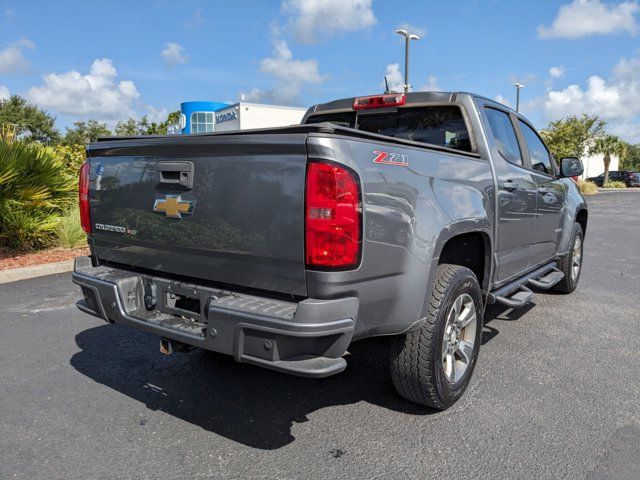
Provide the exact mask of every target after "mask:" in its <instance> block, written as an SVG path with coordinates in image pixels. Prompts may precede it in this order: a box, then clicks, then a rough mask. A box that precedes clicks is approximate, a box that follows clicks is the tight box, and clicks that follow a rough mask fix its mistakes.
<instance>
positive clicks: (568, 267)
mask: <svg viewBox="0 0 640 480" xmlns="http://www.w3.org/2000/svg"><path fill="white" fill-rule="evenodd" d="M577 237H579V238H580V258H579V262H580V268H579V270H578V275H577V276H575V278H574V277H573V276H572V275H571V271H572V267H573V264H574V255H575V251H574V245H575V242H576V238H577ZM569 245H570V246H571V247H570V250H569V253H567V254H566V255H565V256H563V257H560V259H559V260H558V269H559V270H560V271H561V272H562V273H564V278H563V279H562V280H560V281H559V282H558V283H556V284H555V285H554V286H553V291H555V292H559V293H571V292H573V291H574V290H575V289H576V287H577V286H578V281H579V280H580V275H581V274H582V258H583V257H582V251H583V248H584V234H583V232H582V227H581V226H580V224H579V223H577V222H576V223H574V224H573V231H572V232H571V240H570V243H569Z"/></svg>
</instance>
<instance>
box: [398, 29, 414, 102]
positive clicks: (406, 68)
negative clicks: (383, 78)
mask: <svg viewBox="0 0 640 480" xmlns="http://www.w3.org/2000/svg"><path fill="white" fill-rule="evenodd" d="M396 33H397V34H398V35H402V36H403V37H404V93H408V92H409V40H420V37H419V36H418V35H416V34H415V33H409V32H407V31H406V30H396Z"/></svg>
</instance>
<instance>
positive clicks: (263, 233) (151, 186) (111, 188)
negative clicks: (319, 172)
mask: <svg viewBox="0 0 640 480" xmlns="http://www.w3.org/2000/svg"><path fill="white" fill-rule="evenodd" d="M305 143H306V135H305V134H304V133H287V134H279V133H276V132H269V131H264V132H260V133H256V134H251V135H247V134H238V135H203V136H175V137H151V138H147V139H142V138H132V139H106V140H102V141H99V142H96V143H93V144H91V145H90V146H89V148H88V153H89V157H90V162H91V170H90V193H89V198H90V205H91V209H90V211H91V221H92V230H93V233H92V236H91V237H92V238H91V241H92V242H93V248H94V254H95V255H96V257H97V258H98V259H99V261H101V262H105V261H106V262H111V263H115V264H120V265H124V266H129V267H135V268H142V269H147V270H151V271H155V272H161V273H167V274H173V275H178V276H182V277H190V278H192V279H194V280H195V281H198V280H201V281H206V282H221V283H225V284H230V285H238V286H243V287H249V288H255V289H261V290H268V291H273V292H279V293H284V294H292V295H301V296H304V295H306V283H305V263H304V262H305V260H304V188H305V170H306V161H307V153H306V146H305Z"/></svg>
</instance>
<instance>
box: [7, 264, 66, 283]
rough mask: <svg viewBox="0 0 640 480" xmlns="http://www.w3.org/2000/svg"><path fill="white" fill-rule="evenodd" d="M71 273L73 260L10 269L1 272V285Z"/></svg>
mask: <svg viewBox="0 0 640 480" xmlns="http://www.w3.org/2000/svg"><path fill="white" fill-rule="evenodd" d="M71 271H73V259H72V260H65V261H64V262H54V263H43V264H42V265H32V266H30V267H21V268H10V269H8V270H0V283H9V282H17V281H18V280H26V279H27V278H36V277H44V276H45V275H53V274H54V273H64V272H71Z"/></svg>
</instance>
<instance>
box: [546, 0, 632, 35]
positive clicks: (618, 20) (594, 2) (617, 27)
mask: <svg viewBox="0 0 640 480" xmlns="http://www.w3.org/2000/svg"><path fill="white" fill-rule="evenodd" d="M638 11H640V5H639V4H638V2H637V1H635V0H634V1H627V2H622V3H619V4H614V3H602V2H601V1H600V0H574V1H573V2H571V3H570V4H567V5H562V6H561V7H560V10H559V11H558V15H557V16H556V18H555V19H554V20H553V23H552V24H551V26H549V27H545V26H544V25H540V26H539V27H538V36H539V37H540V38H571V39H574V38H580V37H586V36H588V35H607V34H611V33H622V32H627V33H629V34H631V35H633V36H635V35H637V34H638V31H639V27H638V24H637V23H636V19H635V16H634V15H635V14H636V13H637V12H638Z"/></svg>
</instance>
